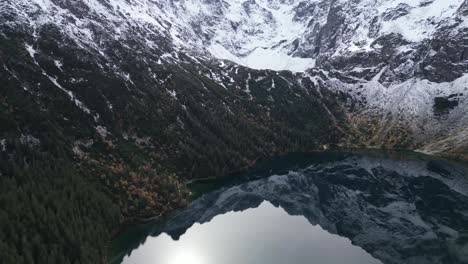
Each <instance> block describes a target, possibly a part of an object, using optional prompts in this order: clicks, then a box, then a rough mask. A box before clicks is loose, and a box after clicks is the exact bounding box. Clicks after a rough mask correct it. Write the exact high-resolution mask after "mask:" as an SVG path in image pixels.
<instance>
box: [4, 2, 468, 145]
mask: <svg viewBox="0 0 468 264" xmlns="http://www.w3.org/2000/svg"><path fill="white" fill-rule="evenodd" d="M0 14H1V16H0V22H1V24H0V32H1V35H2V36H3V37H4V39H5V42H8V40H12V39H13V38H15V39H16V40H15V41H17V42H15V43H16V44H18V45H20V47H21V48H22V49H23V50H24V52H26V53H25V54H27V55H29V57H30V61H29V62H26V63H29V64H30V65H31V67H36V70H35V71H36V72H37V73H39V74H40V75H42V77H44V78H45V80H46V81H48V82H49V83H52V85H54V86H56V87H57V88H59V89H60V90H62V91H63V92H64V93H65V94H66V95H67V96H68V98H69V99H70V101H71V102H72V103H73V104H74V105H75V106H77V107H78V108H80V109H81V110H82V111H83V112H85V113H87V114H88V115H90V116H92V118H93V120H94V122H95V124H94V125H95V126H96V127H109V126H110V125H109V124H101V123H102V120H100V118H102V116H105V113H104V112H102V111H101V110H98V109H99V108H102V107H101V106H95V105H94V104H95V102H91V101H90V100H91V99H90V98H88V97H89V93H90V92H85V93H83V90H82V89H80V85H81V84H80V80H85V79H86V78H88V77H89V75H86V74H85V73H84V72H80V73H79V74H78V72H77V71H76V69H74V68H75V67H76V64H75V65H73V64H72V63H70V61H71V60H70V57H74V58H78V61H80V60H81V59H83V60H84V61H80V63H93V64H95V65H96V67H97V68H96V70H97V71H98V72H100V74H101V76H115V78H117V79H119V80H121V81H123V82H124V83H125V86H126V87H127V88H128V89H129V91H133V90H134V91H138V92H136V93H145V92H142V89H141V87H142V86H145V85H150V83H154V85H157V86H158V87H159V89H162V91H163V94H164V96H166V97H167V98H168V99H167V100H174V101H175V103H176V104H177V105H178V106H177V107H178V108H180V109H187V103H186V102H182V101H183V100H182V101H181V97H184V98H187V95H188V96H190V94H192V95H194V94H198V93H200V91H199V90H198V89H199V87H201V88H202V89H205V88H206V86H207V82H208V80H209V82H210V85H211V84H212V85H217V86H218V88H222V89H225V90H227V91H228V93H232V94H235V96H232V95H229V96H226V97H224V98H223V99H222V100H221V101H218V99H219V97H218V96H215V95H216V94H217V92H213V90H211V88H208V90H210V94H211V95H214V96H215V97H217V98H218V99H216V100H217V101H216V102H213V101H210V100H213V99H210V100H208V99H206V98H207V97H205V99H204V100H202V101H200V100H199V99H197V101H199V103H200V104H203V105H210V104H213V103H214V104H222V105H223V107H224V105H226V107H225V108H226V109H228V111H231V112H232V111H233V110H232V109H233V108H242V109H248V108H243V107H244V106H239V103H238V101H237V100H239V99H236V98H241V100H243V101H245V102H248V103H249V104H253V105H256V106H255V107H259V108H261V109H262V110H261V111H262V112H263V113H264V114H265V116H264V117H258V119H260V120H265V119H268V118H269V116H270V114H271V112H274V111H275V108H276V110H277V111H279V112H281V111H284V110H278V108H277V107H278V104H279V102H280V101H282V100H285V101H290V100H291V99H290V98H296V99H294V100H303V99H297V96H299V97H301V95H299V94H300V93H304V94H307V95H308V96H311V98H315V99H313V100H317V102H318V103H317V105H319V106H318V107H319V108H320V109H321V110H320V111H323V112H324V114H323V113H322V114H323V116H324V118H326V119H327V120H328V121H329V122H330V123H331V124H334V126H335V127H336V130H337V131H340V132H343V133H344V134H347V135H348V136H346V137H340V138H341V139H340V140H339V141H340V142H336V141H333V143H338V144H344V145H361V146H362V145H363V146H375V147H379V146H390V147H404V148H413V149H420V150H423V151H426V152H435V153H438V152H453V151H455V152H457V153H460V152H461V153H464V150H465V149H466V147H467V143H465V142H467V140H466V139H467V138H468V115H466V112H467V110H468V76H467V73H468V17H467V16H468V1H467V0H406V1H403V0H386V1H384V0H353V1H344V0H312V1H310V0H308V1H304V0H230V1H227V0H170V1H169V0H168V1H151V0H132V1H129V0H76V1H71V0H33V1H25V0H15V1H13V0H4V1H2V2H1V3H0ZM44 39H48V40H47V43H46V44H47V45H49V44H52V43H51V42H53V41H56V43H55V44H56V45H57V46H58V47H59V49H61V50H62V52H54V51H53V50H51V49H50V47H49V48H48V47H46V46H47V45H44ZM66 50H69V51H73V52H72V55H70V56H68V55H67V54H65V53H67V51H66ZM6 52H7V51H5V53H6ZM18 52H19V51H18ZM83 52H84V53H87V54H88V55H87V56H86V58H85V59H84V58H81V57H80V56H81V55H80V54H82V53H83ZM47 61H49V62H47ZM0 62H1V63H2V64H3V67H2V68H3V70H5V73H6V74H7V75H8V76H10V78H17V79H18V80H20V83H21V84H20V85H19V86H20V87H22V88H23V89H24V90H26V91H29V92H30V93H32V94H36V95H37V94H41V93H44V92H43V91H41V90H40V88H39V87H37V86H36V85H34V83H32V82H30V81H28V80H27V79H28V77H26V76H19V75H20V73H19V70H18V68H16V69H15V67H16V66H14V65H13V64H12V63H11V61H10V62H8V61H6V60H2V61H0ZM46 64H47V67H46V66H45V65H46ZM174 65H176V67H177V65H178V67H180V68H181V71H182V72H190V76H193V78H192V79H194V80H195V79H196V80H197V81H196V83H192V84H191V85H187V83H186V82H185V83H184V81H181V79H180V80H179V79H178V80H179V81H174V80H173V78H174V75H173V74H171V72H170V71H171V70H169V68H171V67H174ZM187 65H190V66H187ZM133 67H136V68H137V70H135V69H134V68H133ZM188 67H190V69H189V68H188ZM46 68H47V69H46ZM283 70H287V71H283ZM134 71H136V72H134ZM288 71H291V72H288ZM137 79H139V80H137ZM88 81H89V80H88ZM192 86H194V87H197V88H193V87H192ZM188 87H192V88H188ZM278 87H280V88H278ZM218 88H216V89H218ZM278 89H281V91H277V90H278ZM205 90H206V89H205ZM275 91H276V92H277V93H282V94H281V96H279V94H277V95H276V96H275V94H274V93H275ZM99 93H101V94H102V95H101V97H102V100H101V101H103V102H105V103H104V104H105V105H107V108H108V109H107V110H106V111H107V112H109V111H110V112H112V111H114V110H115V109H113V107H114V105H113V102H112V101H113V100H112V91H111V90H109V91H107V92H99ZM132 93H134V92H132ZM223 93H224V92H223ZM285 93H286V94H288V95H285ZM324 93H325V94H326V95H324ZM200 96H201V93H200ZM288 96H292V97H288ZM265 100H266V101H268V102H269V103H268V104H263V103H261V102H263V101H265ZM332 102H333V103H332ZM114 103H115V102H114ZM335 103H336V105H334V106H331V104H335ZM284 107H287V106H286V105H284ZM189 108H190V107H189ZM190 110H191V109H188V112H189V113H190ZM256 111H257V110H256ZM256 111H254V112H256ZM234 112H235V111H234ZM279 112H278V116H276V117H273V119H275V118H279V116H281V114H279ZM251 114H252V113H251ZM172 120H174V121H170V122H174V125H175V126H177V127H179V128H180V129H181V127H183V126H184V125H183V124H184V123H185V121H184V120H181V119H180V118H179V119H172ZM312 121H313V120H311V122H312ZM100 122H101V123H100ZM302 122H303V121H302ZM96 130H97V131H100V132H99V134H106V133H104V132H103V130H102V129H96ZM110 134H112V133H110ZM321 143H324V142H321Z"/></svg>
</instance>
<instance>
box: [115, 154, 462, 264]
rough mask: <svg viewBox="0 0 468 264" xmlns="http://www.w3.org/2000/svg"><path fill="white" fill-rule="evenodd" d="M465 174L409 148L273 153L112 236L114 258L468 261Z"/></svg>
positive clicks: (128, 262)
mask: <svg viewBox="0 0 468 264" xmlns="http://www.w3.org/2000/svg"><path fill="white" fill-rule="evenodd" d="M467 171H468V170H467V169H466V167H465V166H464V165H461V164H456V163H452V162H447V161H443V160H434V159H431V158H427V157H424V156H419V155H408V153H390V154H389V153H364V154H363V153H329V154H324V153H320V154H307V155H306V154H301V155H291V156H287V157H282V158H278V159H275V160H272V161H267V162H264V163H260V164H259V165H258V166H257V167H256V168H254V169H253V170H252V171H250V172H248V173H246V174H245V175H241V176H242V177H237V178H236V179H241V180H235V181H224V180H223V181H220V182H206V183H203V185H205V186H196V185H195V186H194V188H196V189H203V190H204V194H203V195H201V196H200V197H199V198H197V199H196V200H195V201H193V203H192V204H191V205H190V206H189V207H188V208H186V209H184V210H182V211H179V212H177V213H175V214H174V215H172V216H170V217H169V218H168V219H166V221H164V222H159V223H152V224H148V225H144V226H138V227H134V228H132V229H130V230H129V231H128V232H127V233H125V234H123V235H122V236H121V237H119V238H118V239H117V240H116V241H115V243H114V248H115V252H116V253H114V255H115V258H113V263H124V264H146V263H148V264H150V263H151V264H179V263H184V264H212V263H213V264H217V263H223V264H231V263H232V264H234V263H236V264H237V263H245V264H250V263H252V264H262V263H268V264H280V263H296V264H301V263H304V264H305V263H318V264H339V263H346V264H353V263H356V264H366V263H385V264H393V263H395V264H396V263H398V264H401V263H408V264H419V263H421V264H426V263H430V264H432V263H447V264H458V263H468V174H467ZM207 186H209V187H207ZM210 189H211V190H210ZM207 190H210V191H207Z"/></svg>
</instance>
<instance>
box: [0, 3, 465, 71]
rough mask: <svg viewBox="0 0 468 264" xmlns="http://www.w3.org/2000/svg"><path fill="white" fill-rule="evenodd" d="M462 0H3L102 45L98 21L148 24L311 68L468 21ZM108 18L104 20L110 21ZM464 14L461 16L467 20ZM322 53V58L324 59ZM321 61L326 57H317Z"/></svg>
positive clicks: (120, 29)
mask: <svg viewBox="0 0 468 264" xmlns="http://www.w3.org/2000/svg"><path fill="white" fill-rule="evenodd" d="M462 3H463V0H411V1H403V0H391V1H384V0H360V1H330V0H314V1H304V0H230V1H226V0H221V1H202V0H186V1H149V0H138V1H131V2H129V1H124V0H103V1H97V0H87V1H73V3H72V2H70V1H62V0H34V1H24V0H20V1H9V0H8V1H3V2H2V3H1V4H0V5H1V6H2V8H3V9H13V11H14V12H15V13H17V14H19V15H20V16H22V17H23V19H24V22H27V23H30V24H31V25H33V26H35V27H36V28H37V27H40V26H41V25H43V24H45V23H51V22H53V23H57V24H60V25H61V26H62V27H63V29H64V31H66V32H67V33H68V34H71V35H73V36H75V37H76V38H77V39H79V41H82V42H87V43H92V44H93V45H99V44H98V43H96V42H98V39H97V38H98V36H97V34H96V32H94V31H93V30H92V29H91V27H94V26H103V27H105V29H106V30H108V31H112V33H113V34H114V35H115V38H117V39H119V38H125V37H128V35H131V34H134V33H135V32H134V31H132V29H133V28H134V27H137V28H140V29H144V30H145V31H146V32H145V34H144V35H145V38H146V39H147V40H148V41H147V44H148V45H149V46H152V45H154V44H155V43H154V41H153V40H152V37H154V36H158V35H159V36H160V35H162V36H165V37H168V38H170V39H171V40H172V42H173V45H174V47H177V48H181V49H188V50H191V51H192V52H193V53H196V54H203V55H211V56H214V57H215V58H219V59H226V60H231V61H233V62H236V63H238V64H241V65H245V66H247V67H251V68H254V69H273V70H292V71H305V70H306V69H308V68H311V67H314V66H316V62H315V61H316V59H317V58H318V57H319V56H326V57H327V58H329V57H331V56H340V55H351V54H353V53H360V52H371V51H378V50H379V49H380V48H381V47H382V45H381V43H376V40H378V39H379V38H381V37H382V36H387V35H389V34H400V35H401V36H402V38H403V40H404V42H405V45H402V47H401V49H400V51H401V52H407V51H408V50H411V49H412V48H414V45H415V43H416V44H417V43H420V42H422V41H424V40H427V39H431V38H432V37H433V36H434V34H435V33H436V32H437V29H438V28H440V27H442V26H444V25H453V24H454V21H455V20H457V19H458V24H457V26H458V27H466V25H467V23H468V22H466V21H467V20H466V18H464V17H462V16H459V15H457V14H456V12H457V10H458V9H459V8H460V6H461V5H462ZM103 22H105V23H103ZM460 22H461V23H460ZM321 61H323V59H322V60H321ZM318 66H320V65H318Z"/></svg>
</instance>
